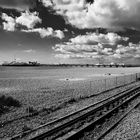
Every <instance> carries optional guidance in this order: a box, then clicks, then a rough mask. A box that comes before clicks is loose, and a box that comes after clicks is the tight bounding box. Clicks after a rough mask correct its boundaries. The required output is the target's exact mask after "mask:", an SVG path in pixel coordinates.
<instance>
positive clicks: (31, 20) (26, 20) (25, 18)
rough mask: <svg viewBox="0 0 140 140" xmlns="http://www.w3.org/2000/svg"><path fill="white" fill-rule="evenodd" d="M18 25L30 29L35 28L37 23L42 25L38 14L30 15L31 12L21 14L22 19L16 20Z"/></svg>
mask: <svg viewBox="0 0 140 140" xmlns="http://www.w3.org/2000/svg"><path fill="white" fill-rule="evenodd" d="M16 23H17V24H21V25H23V26H26V27H27V28H28V29H32V28H34V26H35V25H36V24H37V23H41V19H40V18H39V17H38V13H37V12H33V13H30V12H29V11H26V12H23V13H21V16H20V17H17V18H16Z"/></svg>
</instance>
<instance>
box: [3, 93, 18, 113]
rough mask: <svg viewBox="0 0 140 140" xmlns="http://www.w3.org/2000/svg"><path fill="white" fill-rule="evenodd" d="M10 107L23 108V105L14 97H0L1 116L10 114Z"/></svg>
mask: <svg viewBox="0 0 140 140" xmlns="http://www.w3.org/2000/svg"><path fill="white" fill-rule="evenodd" d="M10 107H21V103H20V102H19V101H18V100H16V99H14V98H13V97H10V96H9V97H6V96H5V95H2V96H0V115H2V114H4V113H6V112H8V111H9V109H10Z"/></svg>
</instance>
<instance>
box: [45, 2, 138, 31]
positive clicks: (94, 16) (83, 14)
mask: <svg viewBox="0 0 140 140" xmlns="http://www.w3.org/2000/svg"><path fill="white" fill-rule="evenodd" d="M44 1H45V0H44ZM52 1H53V3H54V4H53V6H52V8H53V9H54V10H56V13H58V14H60V15H62V16H64V18H65V19H66V21H67V22H68V23H70V24H72V25H74V26H76V27H77V28H97V27H102V28H109V29H110V28H111V29H115V30H117V29H119V30H123V29H125V28H133V29H138V30H140V14H139V13H140V0H135V1H131V0H94V2H93V3H87V2H86V0H66V1H65V0H52Z"/></svg>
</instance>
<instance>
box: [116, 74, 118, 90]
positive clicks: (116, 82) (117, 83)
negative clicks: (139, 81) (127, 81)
mask: <svg viewBox="0 0 140 140" xmlns="http://www.w3.org/2000/svg"><path fill="white" fill-rule="evenodd" d="M117 84H118V83H117V76H116V87H117Z"/></svg>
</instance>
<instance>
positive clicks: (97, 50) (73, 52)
mask: <svg viewBox="0 0 140 140" xmlns="http://www.w3.org/2000/svg"><path fill="white" fill-rule="evenodd" d="M53 50H55V51H56V52H59V54H56V57H57V56H58V57H61V56H62V57H63V56H64V57H65V56H67V57H66V58H68V56H69V58H99V57H103V56H109V55H112V54H113V50H112V48H104V47H103V45H102V44H97V45H87V44H86V45H81V44H72V43H67V44H57V45H55V47H53Z"/></svg>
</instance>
